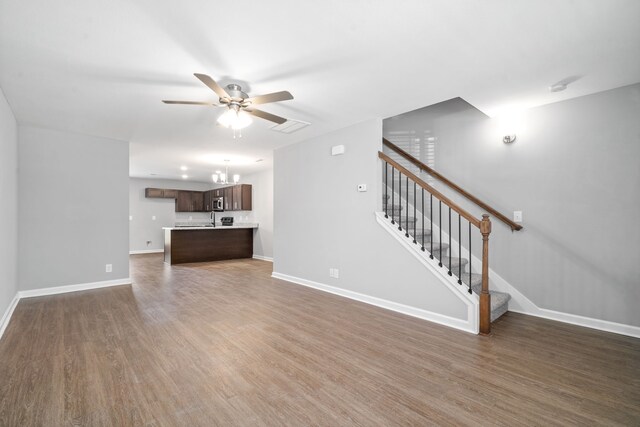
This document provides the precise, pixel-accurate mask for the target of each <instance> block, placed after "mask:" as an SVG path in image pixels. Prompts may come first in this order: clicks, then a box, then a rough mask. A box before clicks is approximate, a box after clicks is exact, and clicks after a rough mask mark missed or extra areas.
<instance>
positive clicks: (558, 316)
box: [509, 303, 640, 338]
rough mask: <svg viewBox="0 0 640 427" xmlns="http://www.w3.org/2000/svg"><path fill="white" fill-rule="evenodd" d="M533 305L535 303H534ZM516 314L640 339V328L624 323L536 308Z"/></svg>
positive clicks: (518, 311)
mask: <svg viewBox="0 0 640 427" xmlns="http://www.w3.org/2000/svg"><path fill="white" fill-rule="evenodd" d="M532 304H533V303H532ZM509 311H513V312H516V313H521V314H526V315H528V316H535V317H540V318H543V319H549V320H555V321H557V322H562V323H569V324H571V325H576V326H582V327H585V328H591V329H597V330H600V331H604V332H612V333H614V334H620V335H627V336H630V337H634V338H640V327H638V326H633V325H625V324H624V323H616V322H610V321H608V320H601V319H594V318H593V317H585V316H579V315H577V314H571V313H564V312H562V311H555V310H548V309H546V308H539V307H537V306H536V311H524V310H512V309H509Z"/></svg>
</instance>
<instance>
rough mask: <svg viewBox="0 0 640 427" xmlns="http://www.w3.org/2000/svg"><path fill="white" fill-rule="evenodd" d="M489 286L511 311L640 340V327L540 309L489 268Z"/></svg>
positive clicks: (445, 237) (445, 236) (466, 254)
mask: <svg viewBox="0 0 640 427" xmlns="http://www.w3.org/2000/svg"><path fill="white" fill-rule="evenodd" d="M377 215H378V216H379V217H382V216H384V214H383V213H378V214H377ZM433 228H434V232H435V233H437V232H439V229H438V226H437V225H436V224H434V225H433ZM442 236H443V240H448V239H449V236H448V234H447V233H446V232H445V231H444V230H443V231H442ZM451 241H452V246H451V249H452V253H453V254H454V256H457V255H458V242H457V241H456V240H455V239H452V240H451ZM462 256H463V257H464V258H467V259H468V257H469V251H468V249H467V248H465V247H463V248H462ZM471 257H472V258H471V260H472V264H473V265H474V266H479V265H482V260H481V259H480V258H478V257H477V256H476V255H474V254H471ZM474 270H475V269H474ZM489 284H490V288H491V289H494V290H497V291H500V292H506V293H508V294H509V295H510V296H511V299H510V300H509V311H513V312H515V313H521V314H527V315H529V316H535V317H540V318H544V319H549V320H555V321H557V322H563V323H569V324H572V325H576V326H584V327H585V328H591V329H598V330H601V331H605V332H613V333H615V334H621V335H627V336H631V337H636V338H640V327H638V326H632V325H625V324H624V323H616V322H610V321H608V320H601V319H594V318H592V317H585V316H580V315H577V314H570V313H565V312H562V311H555V310H549V309H546V308H540V307H538V306H537V305H536V304H535V303H534V302H533V301H531V300H530V299H529V298H527V297H526V296H525V295H523V294H522V293H521V292H520V291H518V289H516V288H515V287H514V286H513V285H512V284H511V283H509V282H507V281H506V280H505V279H504V278H503V277H502V276H500V275H499V274H498V273H496V272H495V271H494V270H493V269H492V268H491V267H489Z"/></svg>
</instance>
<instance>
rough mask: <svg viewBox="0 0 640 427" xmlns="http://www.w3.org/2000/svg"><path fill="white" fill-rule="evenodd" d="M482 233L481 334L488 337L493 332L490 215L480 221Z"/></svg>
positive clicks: (484, 216) (483, 216)
mask: <svg viewBox="0 0 640 427" xmlns="http://www.w3.org/2000/svg"><path fill="white" fill-rule="evenodd" d="M480 233H482V292H481V293H480V333H481V334H483V335H487V334H489V333H490V332H491V296H490V295H489V234H491V220H490V219H489V215H487V214H484V215H482V221H480Z"/></svg>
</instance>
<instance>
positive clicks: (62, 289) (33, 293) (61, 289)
mask: <svg viewBox="0 0 640 427" xmlns="http://www.w3.org/2000/svg"><path fill="white" fill-rule="evenodd" d="M130 284H131V278H130V277H127V278H125V279H115V280H105V281H102V282H93V283H81V284H78V285H66V286H54V287H51V288H40V289H31V290H28V291H20V292H18V295H19V297H20V298H32V297H41V296H45V295H55V294H65V293H67V292H77V291H86V290H89V289H99V288H107V287H109V286H120V285H130Z"/></svg>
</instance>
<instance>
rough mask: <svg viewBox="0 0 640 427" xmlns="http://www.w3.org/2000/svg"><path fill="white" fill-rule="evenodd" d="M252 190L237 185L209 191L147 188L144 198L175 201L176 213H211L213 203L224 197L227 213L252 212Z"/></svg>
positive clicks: (249, 187)
mask: <svg viewBox="0 0 640 427" xmlns="http://www.w3.org/2000/svg"><path fill="white" fill-rule="evenodd" d="M251 188H252V187H251V185H250V184H237V185H232V186H229V187H222V188H214V189H213V190H209V191H190V190H172V189H169V188H145V189H144V196H145V197H148V198H164V199H175V200H176V212H211V211H212V210H213V202H214V200H215V199H216V198H218V197H224V210H225V211H250V210H251V209H252V203H251V200H252V195H251V191H252V190H251Z"/></svg>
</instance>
